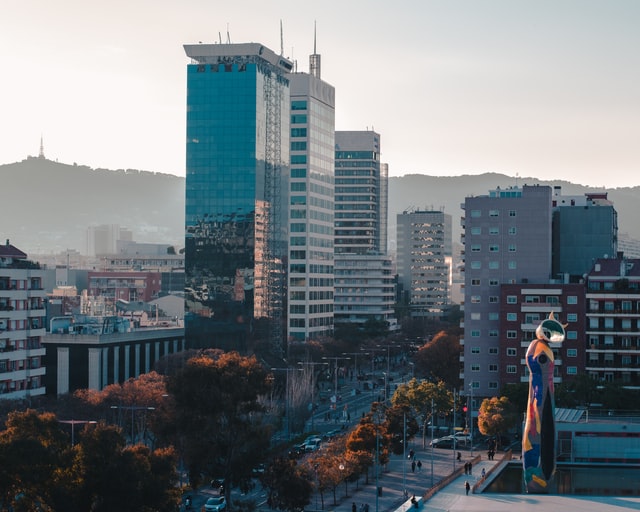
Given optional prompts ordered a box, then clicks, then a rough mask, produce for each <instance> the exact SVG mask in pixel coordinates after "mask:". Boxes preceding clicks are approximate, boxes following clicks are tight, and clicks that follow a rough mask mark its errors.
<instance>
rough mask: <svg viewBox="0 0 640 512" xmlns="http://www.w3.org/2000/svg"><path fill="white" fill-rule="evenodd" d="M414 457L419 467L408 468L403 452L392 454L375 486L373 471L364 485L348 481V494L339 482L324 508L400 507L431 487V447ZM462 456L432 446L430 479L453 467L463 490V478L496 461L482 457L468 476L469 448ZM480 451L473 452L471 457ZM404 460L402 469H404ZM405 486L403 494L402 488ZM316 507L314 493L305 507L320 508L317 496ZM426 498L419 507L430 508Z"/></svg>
mask: <svg viewBox="0 0 640 512" xmlns="http://www.w3.org/2000/svg"><path fill="white" fill-rule="evenodd" d="M415 452H416V453H415V460H416V462H417V461H418V460H420V461H422V468H421V469H420V470H418V469H417V468H416V470H415V472H412V471H411V461H410V460H407V459H403V458H402V456H397V455H392V456H391V460H390V461H389V464H388V465H387V466H386V468H382V469H381V473H380V475H379V477H378V484H377V486H376V480H375V475H373V476H371V475H370V476H369V483H368V484H367V485H365V484H364V483H363V482H364V479H361V481H360V482H359V483H358V487H357V488H356V485H355V484H349V485H348V488H347V490H348V496H345V487H344V485H340V486H339V487H338V490H337V491H336V500H337V505H334V504H333V494H332V493H325V497H324V498H325V500H324V510H326V511H333V512H351V510H352V504H353V503H355V504H356V509H357V510H358V512H359V511H360V508H361V506H362V505H363V504H368V505H369V511H370V512H376V511H378V512H393V511H395V510H397V509H399V508H400V507H401V506H402V504H403V503H405V502H407V501H408V500H409V499H410V498H411V497H412V496H413V495H415V496H416V498H421V497H422V496H424V495H425V494H426V493H427V492H428V491H429V490H430V489H431V487H432V485H431V482H432V478H431V449H430V448H427V449H424V450H423V449H422V448H418V449H415ZM461 453H462V460H461V461H460V462H458V461H455V464H454V454H453V451H452V450H434V461H433V483H434V485H437V484H438V483H439V482H441V481H442V480H444V479H445V478H447V477H449V476H450V475H451V474H452V473H454V467H455V471H456V472H461V473H462V480H461V482H460V484H459V485H460V491H461V492H462V494H464V482H465V480H469V483H470V484H471V485H472V486H473V485H474V484H475V483H476V482H477V481H479V480H480V478H481V477H480V475H481V472H482V468H483V467H484V468H485V471H487V472H488V471H489V470H490V469H491V468H492V467H493V466H494V465H495V464H497V461H488V460H483V461H481V462H480V463H479V464H477V465H474V467H473V472H472V475H471V476H468V475H467V476H465V475H464V469H463V467H464V463H465V462H468V461H470V460H471V459H472V457H471V454H470V452H469V451H468V450H466V451H461ZM478 454H479V452H477V451H476V452H474V457H475V456H477V455H478ZM403 464H404V472H403ZM377 487H378V488H381V492H380V493H377V491H376V489H377ZM405 489H406V496H405V493H404V490H405ZM317 503H318V507H317V509H316V496H315V495H314V496H313V497H312V500H311V503H309V506H307V507H306V510H319V509H320V508H321V506H320V504H321V501H320V499H319V498H318V501H317ZM425 505H429V502H426V504H421V507H420V508H422V509H424V510H432V508H431V507H429V506H427V508H425Z"/></svg>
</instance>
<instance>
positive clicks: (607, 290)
mask: <svg viewBox="0 0 640 512" xmlns="http://www.w3.org/2000/svg"><path fill="white" fill-rule="evenodd" d="M586 309H587V312H586V316H587V320H586V322H587V326H586V343H587V345H586V347H587V350H586V352H587V361H586V372H587V374H588V375H589V376H591V377H592V378H594V379H596V380H598V381H600V382H609V383H614V384H619V385H622V386H627V387H634V388H638V387H640V259H624V258H610V259H604V258H600V259H598V260H597V261H596V263H595V265H594V266H593V268H592V270H591V272H589V274H588V276H587V293H586Z"/></svg>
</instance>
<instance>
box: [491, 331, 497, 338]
mask: <svg viewBox="0 0 640 512" xmlns="http://www.w3.org/2000/svg"><path fill="white" fill-rule="evenodd" d="M497 337H498V330H497V329H491V330H490V331H489V338H497Z"/></svg>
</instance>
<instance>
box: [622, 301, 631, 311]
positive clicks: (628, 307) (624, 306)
mask: <svg viewBox="0 0 640 512" xmlns="http://www.w3.org/2000/svg"><path fill="white" fill-rule="evenodd" d="M622 311H631V301H630V300H623V301H622Z"/></svg>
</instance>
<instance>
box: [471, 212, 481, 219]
mask: <svg viewBox="0 0 640 512" xmlns="http://www.w3.org/2000/svg"><path fill="white" fill-rule="evenodd" d="M480 215H481V212H480V210H471V218H472V219H477V218H478V217H480Z"/></svg>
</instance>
